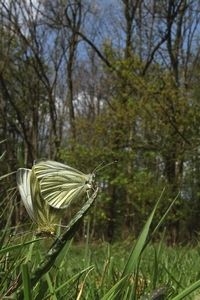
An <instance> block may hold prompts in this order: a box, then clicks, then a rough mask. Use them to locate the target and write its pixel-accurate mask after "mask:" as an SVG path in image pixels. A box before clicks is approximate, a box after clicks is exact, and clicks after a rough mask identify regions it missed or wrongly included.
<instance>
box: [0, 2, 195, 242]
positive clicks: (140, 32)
mask: <svg viewBox="0 0 200 300" xmlns="http://www.w3.org/2000/svg"><path fill="white" fill-rule="evenodd" d="M199 36H200V2H199V1H198V0H188V1H186V0H160V1H157V0H150V1H146V0H113V1H111V0H110V1H100V0H99V1H98V0H96V1H93V0H74V1H71V0H69V1H62V0H43V1H39V0H38V1H37V0H13V1H12V0H11V1H6V0H2V1H1V2H0V140H1V141H4V142H2V143H1V144H0V150H1V151H0V153H1V154H2V153H4V151H5V154H4V160H3V161H1V171H0V176H1V175H4V174H6V173H9V172H13V171H16V169H17V168H19V167H31V166H32V164H33V163H34V161H37V160H39V159H41V158H50V159H53V160H57V161H61V162H64V163H67V164H69V165H71V166H73V167H75V168H78V169H79V170H82V171H83V172H84V173H89V172H92V171H93V170H94V169H95V167H97V166H98V165H99V164H100V163H101V162H102V161H104V162H105V163H110V162H112V161H114V160H118V163H117V164H114V165H112V166H110V167H108V168H105V169H104V170H102V171H101V172H99V173H98V174H97V180H98V181H99V184H100V187H101V190H102V191H101V193H100V196H99V197H98V200H97V202H96V206H95V208H94V209H93V210H92V211H91V213H90V231H91V235H92V237H93V238H95V239H102V238H103V239H106V240H109V241H113V240H116V239H118V238H126V237H128V236H129V235H130V234H131V236H133V235H134V236H137V235H138V233H139V232H140V230H141V228H142V226H143V225H144V223H145V221H146V219H147V217H148V215H149V214H150V212H151V211H152V209H153V207H154V205H155V203H156V202H157V199H158V198H159V197H160V195H161V194H162V201H161V204H160V206H159V209H158V211H157V215H156V217H155V218H154V222H155V224H156V223H157V221H158V219H159V218H160V216H162V215H163V214H164V211H165V210H166V208H167V207H168V206H169V205H170V203H171V202H172V201H173V199H174V198H175V197H177V199H176V202H175V204H174V205H173V208H172V210H171V212H170V214H169V215H168V217H167V219H166V221H165V223H164V224H163V227H162V228H161V231H162V230H163V229H164V227H165V228H166V239H167V241H168V242H169V243H176V242H181V243H187V242H188V241H191V240H192V239H194V238H195V237H197V236H198V232H199V230H200V218H199V212H200V161H199V156H200V146H199V143H200V138H199V137H200V135H199V131H200V109H199V108H200V102H199V96H200V86H199V77H200V61H199V56H200V39H199ZM0 185H1V187H0V193H1V206H0V209H1V211H4V214H3V216H4V217H3V218H1V221H0V225H1V228H2V227H3V226H4V223H5V222H6V221H7V218H6V215H5V211H10V209H11V208H13V207H14V210H13V214H12V225H13V226H15V225H18V224H22V223H24V220H25V219H26V220H27V214H26V212H25V211H24V207H23V204H22V202H21V200H20V197H19V195H18V196H17V197H11V196H10V195H11V193H12V192H13V189H12V188H15V187H16V182H15V175H13V176H11V177H8V178H6V183H5V181H1V182H0ZM163 191H164V192H163ZM5 199H10V200H9V201H7V200H6V201H5ZM75 206H76V205H75ZM8 208H10V209H8ZM74 209H75V208H74V207H73V205H72V208H71V210H70V211H67V212H66V219H67V218H69V216H70V214H71V213H72V212H73V210H74ZM86 220H87V219H86ZM85 230H86V229H85V226H83V228H82V231H81V232H80V235H82V236H84V234H85Z"/></svg>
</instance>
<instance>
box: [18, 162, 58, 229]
mask: <svg viewBox="0 0 200 300" xmlns="http://www.w3.org/2000/svg"><path fill="white" fill-rule="evenodd" d="M17 185H18V189H19V193H20V196H21V198H22V201H23V203H24V206H25V208H26V210H27V212H28V215H29V217H30V218H31V219H32V221H33V222H34V223H35V224H37V226H38V232H42V233H48V234H49V233H50V234H52V233H54V232H55V230H56V228H57V225H58V223H59V222H60V218H61V212H60V210H58V209H55V208H53V207H51V206H50V205H49V204H48V203H47V202H46V201H45V200H44V199H43V198H42V196H41V193H40V185H39V182H38V179H37V178H36V177H35V176H34V173H33V172H32V170H30V169H24V168H20V169H18V170H17Z"/></svg>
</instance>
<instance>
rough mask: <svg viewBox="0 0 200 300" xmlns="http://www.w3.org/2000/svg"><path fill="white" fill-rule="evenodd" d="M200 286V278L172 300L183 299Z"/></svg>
mask: <svg viewBox="0 0 200 300" xmlns="http://www.w3.org/2000/svg"><path fill="white" fill-rule="evenodd" d="M198 288H200V280H197V281H196V282H194V283H193V284H191V285H190V286H189V287H187V288H186V289H184V290H183V291H182V292H181V293H179V294H178V295H177V296H175V297H174V298H172V299H171V300H181V299H184V298H185V297H187V296H188V295H190V294H191V293H192V292H194V291H195V290H197V289H198Z"/></svg>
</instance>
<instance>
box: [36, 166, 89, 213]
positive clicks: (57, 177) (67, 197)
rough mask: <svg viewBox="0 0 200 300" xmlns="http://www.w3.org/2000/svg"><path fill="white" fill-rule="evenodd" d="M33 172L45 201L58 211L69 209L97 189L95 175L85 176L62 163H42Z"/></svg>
mask: <svg viewBox="0 0 200 300" xmlns="http://www.w3.org/2000/svg"><path fill="white" fill-rule="evenodd" d="M32 171H33V172H34V174H35V176H36V177H37V178H38V180H39V183H40V189H41V195H42V197H43V199H44V200H46V201H47V202H48V204H49V205H50V206H52V207H54V208H57V209H63V208H66V207H68V206H69V205H70V203H71V202H72V201H73V200H76V199H78V198H80V197H82V196H83V195H84V194H86V193H88V192H89V191H90V190H91V191H94V189H95V181H94V177H95V175H94V174H84V173H83V172H81V171H79V170H76V169H74V168H72V167H70V166H68V165H64V164H62V163H58V162H55V161H50V160H47V161H42V162H39V163H37V164H35V165H34V166H33V168H32Z"/></svg>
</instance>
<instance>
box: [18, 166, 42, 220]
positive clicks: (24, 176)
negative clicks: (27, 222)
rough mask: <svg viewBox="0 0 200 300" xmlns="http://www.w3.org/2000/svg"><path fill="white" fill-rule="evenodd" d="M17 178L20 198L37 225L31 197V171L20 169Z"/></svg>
mask: <svg viewBox="0 0 200 300" xmlns="http://www.w3.org/2000/svg"><path fill="white" fill-rule="evenodd" d="M16 178H17V185H18V189H19V193H20V196H21V198H22V201H23V203H24V206H25V208H26V211H27V213H28V214H29V217H30V218H31V219H32V220H33V221H34V222H35V223H36V221H37V220H36V217H35V214H34V208H33V202H32V196H31V185H30V178H31V170H30V169H24V168H20V169H18V170H17V174H16Z"/></svg>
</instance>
